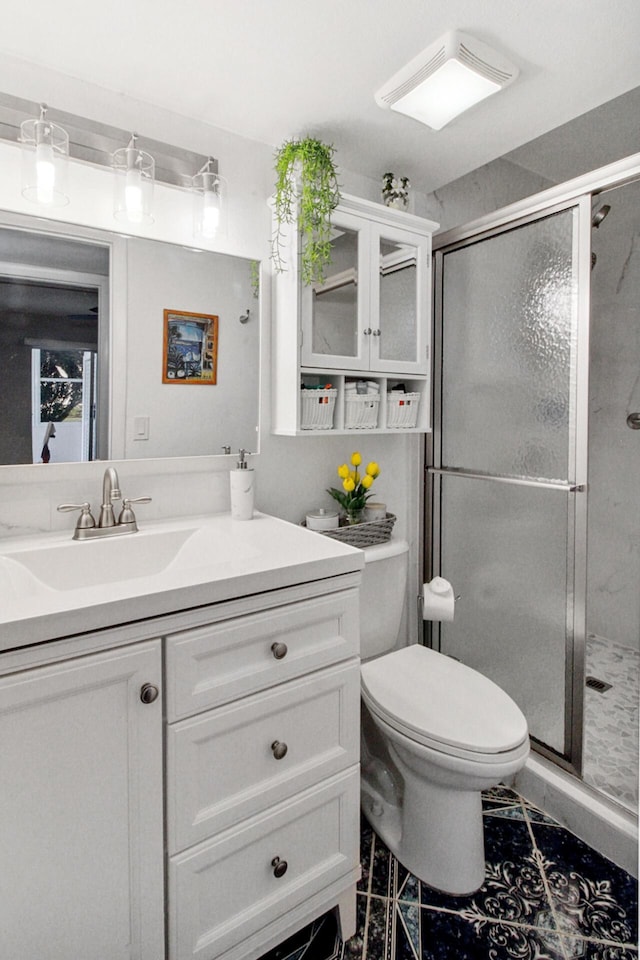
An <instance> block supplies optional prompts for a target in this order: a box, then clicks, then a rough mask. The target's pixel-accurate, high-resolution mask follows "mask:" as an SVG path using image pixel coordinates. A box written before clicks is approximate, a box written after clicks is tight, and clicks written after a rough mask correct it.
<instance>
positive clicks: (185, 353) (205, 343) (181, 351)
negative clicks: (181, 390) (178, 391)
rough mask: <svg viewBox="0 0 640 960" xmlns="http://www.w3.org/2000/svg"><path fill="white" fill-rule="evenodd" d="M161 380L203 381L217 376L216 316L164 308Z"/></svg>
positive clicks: (214, 382)
mask: <svg viewBox="0 0 640 960" xmlns="http://www.w3.org/2000/svg"><path fill="white" fill-rule="evenodd" d="M163 317H164V327H163V329H164V336H163V351H162V382H163V383H174V384H175V383H179V384H206V385H209V386H215V384H216V383H217V380H218V317H217V315H216V314H210V313H191V312H190V311H186V310H164V311H163Z"/></svg>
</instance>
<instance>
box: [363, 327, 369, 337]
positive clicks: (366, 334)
mask: <svg viewBox="0 0 640 960" xmlns="http://www.w3.org/2000/svg"><path fill="white" fill-rule="evenodd" d="M362 332H363V333H364V335H365V337H370V336H371V327H367V328H366V330H363V331H362Z"/></svg>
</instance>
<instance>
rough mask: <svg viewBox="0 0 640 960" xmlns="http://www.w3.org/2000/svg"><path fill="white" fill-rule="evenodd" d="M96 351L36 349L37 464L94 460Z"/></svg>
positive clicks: (34, 419)
mask: <svg viewBox="0 0 640 960" xmlns="http://www.w3.org/2000/svg"><path fill="white" fill-rule="evenodd" d="M97 359H98V354H97V352H96V351H95V350H83V349H69V345H68V344H64V343H60V344H59V345H58V346H56V347H53V348H52V347H49V348H48V349H44V350H41V349H39V348H37V347H34V348H32V351H31V393H32V401H31V407H32V427H31V445H32V453H33V462H34V463H51V462H52V463H67V462H72V463H75V462H82V461H86V460H93V459H94V457H95V446H96V418H95V410H96V405H95V375H96V365H97Z"/></svg>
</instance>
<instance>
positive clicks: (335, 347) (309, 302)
mask: <svg viewBox="0 0 640 960" xmlns="http://www.w3.org/2000/svg"><path fill="white" fill-rule="evenodd" d="M332 222H333V238H332V241H331V264H330V265H329V267H328V269H327V270H326V273H325V282H324V283H322V284H312V285H310V286H307V285H304V284H302V283H301V289H300V302H301V313H302V349H301V361H302V365H303V366H314V367H325V368H326V367H330V368H331V367H335V368H338V369H353V370H364V369H367V368H368V360H369V356H368V342H369V339H370V336H369V335H368V334H366V333H365V331H366V329H367V328H368V326H369V323H368V316H369V300H370V296H369V293H370V291H369V283H368V277H369V244H370V229H369V224H368V223H367V222H366V221H364V220H362V219H360V218H359V217H354V216H352V215H351V214H347V213H335V214H334V216H333V218H332Z"/></svg>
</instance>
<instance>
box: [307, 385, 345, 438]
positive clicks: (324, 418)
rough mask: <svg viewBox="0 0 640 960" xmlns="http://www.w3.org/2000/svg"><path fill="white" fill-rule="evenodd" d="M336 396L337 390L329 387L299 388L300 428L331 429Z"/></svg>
mask: <svg viewBox="0 0 640 960" xmlns="http://www.w3.org/2000/svg"><path fill="white" fill-rule="evenodd" d="M337 396H338V391H337V390H336V389H332V388H329V387H327V388H325V389H324V390H301V391H300V429H301V430H332V429H333V413H334V410H335V406H336V397H337Z"/></svg>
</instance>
